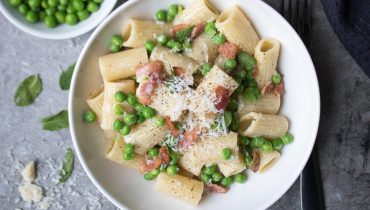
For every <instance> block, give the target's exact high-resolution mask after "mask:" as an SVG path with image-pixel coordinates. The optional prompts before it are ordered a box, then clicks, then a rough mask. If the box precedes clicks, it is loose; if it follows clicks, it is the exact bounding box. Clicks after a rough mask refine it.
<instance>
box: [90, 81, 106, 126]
mask: <svg viewBox="0 0 370 210" xmlns="http://www.w3.org/2000/svg"><path fill="white" fill-rule="evenodd" d="M86 103H87V104H88V105H89V107H90V109H91V110H92V111H93V112H95V114H96V117H97V119H98V122H101V116H102V112H103V103H104V88H103V87H99V88H98V89H96V90H94V91H93V92H91V93H90V94H89V96H88V97H87V99H86Z"/></svg>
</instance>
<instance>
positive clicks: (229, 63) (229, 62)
mask: <svg viewBox="0 0 370 210" xmlns="http://www.w3.org/2000/svg"><path fill="white" fill-rule="evenodd" d="M235 67H236V60H235V59H231V58H229V59H227V60H226V61H225V64H224V68H225V69H227V70H231V69H234V68H235Z"/></svg>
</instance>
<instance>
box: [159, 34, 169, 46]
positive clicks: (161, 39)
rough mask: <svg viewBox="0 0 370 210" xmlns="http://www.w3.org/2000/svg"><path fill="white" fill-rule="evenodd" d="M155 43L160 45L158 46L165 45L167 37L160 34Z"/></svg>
mask: <svg viewBox="0 0 370 210" xmlns="http://www.w3.org/2000/svg"><path fill="white" fill-rule="evenodd" d="M157 41H158V43H160V44H163V45H164V44H166V43H167V42H168V38H167V36H166V35H164V34H161V35H159V36H158V37H157Z"/></svg>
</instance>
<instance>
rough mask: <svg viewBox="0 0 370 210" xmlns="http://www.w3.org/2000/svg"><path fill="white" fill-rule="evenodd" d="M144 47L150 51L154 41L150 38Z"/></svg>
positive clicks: (153, 46)
mask: <svg viewBox="0 0 370 210" xmlns="http://www.w3.org/2000/svg"><path fill="white" fill-rule="evenodd" d="M145 48H146V49H147V50H148V51H149V52H152V51H153V49H154V48H155V43H154V42H153V41H151V40H148V41H146V42H145Z"/></svg>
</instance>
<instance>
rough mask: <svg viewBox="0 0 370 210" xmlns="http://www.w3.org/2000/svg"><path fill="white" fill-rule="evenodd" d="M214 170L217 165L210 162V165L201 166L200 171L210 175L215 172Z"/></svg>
mask: <svg viewBox="0 0 370 210" xmlns="http://www.w3.org/2000/svg"><path fill="white" fill-rule="evenodd" d="M216 170H217V165H215V164H212V165H210V166H208V167H207V166H206V167H204V168H203V170H202V172H203V173H204V174H207V175H212V174H213V173H215V172H216Z"/></svg>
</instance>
